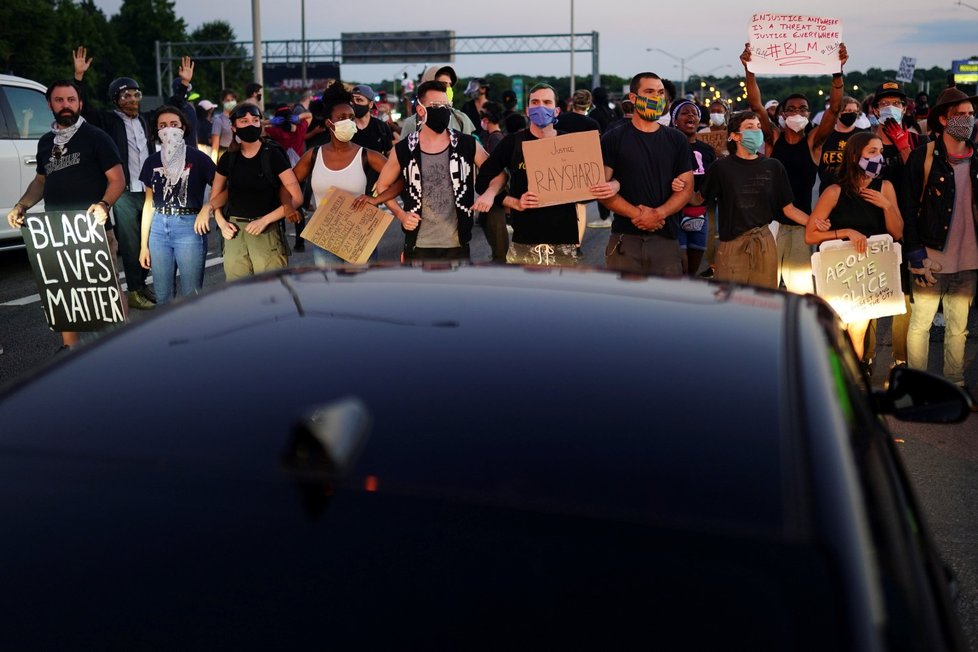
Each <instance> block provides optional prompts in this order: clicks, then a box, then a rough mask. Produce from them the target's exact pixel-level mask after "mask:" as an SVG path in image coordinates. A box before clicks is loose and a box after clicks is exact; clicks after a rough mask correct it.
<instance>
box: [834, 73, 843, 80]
mask: <svg viewBox="0 0 978 652" xmlns="http://www.w3.org/2000/svg"><path fill="white" fill-rule="evenodd" d="M832 79H842V73H841V72H834V73H832Z"/></svg>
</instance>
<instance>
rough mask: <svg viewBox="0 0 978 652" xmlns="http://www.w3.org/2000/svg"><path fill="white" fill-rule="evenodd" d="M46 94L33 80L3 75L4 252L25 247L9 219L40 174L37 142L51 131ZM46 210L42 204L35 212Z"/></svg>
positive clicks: (0, 239)
mask: <svg viewBox="0 0 978 652" xmlns="http://www.w3.org/2000/svg"><path fill="white" fill-rule="evenodd" d="M44 91H45V88H44V86H43V85H42V84H38V83H37V82H34V81H31V80H29V79H24V78H22V77H12V76H10V75H0V249H11V248H15V247H23V246H24V241H23V239H21V237H20V230H19V229H11V228H10V225H8V224H7V219H6V218H7V213H9V212H10V210H11V209H12V208H13V207H14V204H16V203H17V200H18V199H20V198H21V196H22V195H23V194H24V191H25V190H26V189H27V184H29V183H30V182H31V180H32V179H33V178H34V175H35V174H36V173H37V168H36V165H37V160H36V159H37V141H38V139H39V138H40V137H41V136H43V135H44V134H45V133H47V132H48V131H50V129H51V122H52V120H53V118H52V116H51V109H50V108H48V103H47V100H46V99H45V98H44ZM43 210H44V204H43V203H40V204H38V205H37V206H35V207H33V208H32V209H31V212H32V213H33V212H35V211H43Z"/></svg>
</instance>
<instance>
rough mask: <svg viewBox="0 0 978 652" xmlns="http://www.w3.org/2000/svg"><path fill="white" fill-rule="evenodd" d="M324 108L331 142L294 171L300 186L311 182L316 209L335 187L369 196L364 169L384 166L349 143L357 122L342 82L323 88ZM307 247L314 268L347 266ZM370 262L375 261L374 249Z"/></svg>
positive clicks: (379, 156) (377, 170)
mask: <svg viewBox="0 0 978 652" xmlns="http://www.w3.org/2000/svg"><path fill="white" fill-rule="evenodd" d="M323 105H324V107H323V108H324V109H325V111H326V115H327V116H328V119H327V120H326V128H327V129H328V130H329V132H330V140H329V142H328V143H326V144H325V145H323V146H322V147H316V148H313V149H311V150H308V151H306V153H305V154H303V155H302V158H301V159H299V162H298V163H296V164H295V169H294V171H295V176H296V178H297V179H298V180H299V183H303V182H304V181H305V180H306V179H309V180H310V183H311V186H312V194H313V197H314V198H315V200H316V206H319V202H321V201H322V199H323V196H324V195H325V194H326V191H327V190H329V189H330V188H331V187H334V186H335V187H336V188H340V189H341V190H345V191H347V192H349V193H351V194H353V195H358V196H359V195H362V194H369V193H370V192H371V190H372V188H367V169H368V168H369V169H370V170H371V171H373V172H374V173H375V174H380V171H381V170H382V169H383V168H384V164H385V163H387V158H386V157H385V156H384V155H383V154H380V153H379V152H375V151H373V150H369V149H364V148H362V147H360V146H359V145H356V144H354V143H352V142H350V140H351V139H352V138H353V137H354V136H355V135H356V133H357V126H356V123H354V122H353V95H352V94H351V93H350V92H349V91H347V90H346V89H345V88H344V87H343V84H342V83H341V82H339V81H337V82H334V83H333V84H332V85H331V86H330V87H329V88H327V89H326V91H325V92H324V93H323ZM402 183H403V182H402ZM371 203H374V202H373V201H371ZM309 245H310V246H311V247H312V257H313V261H315V263H316V265H328V264H340V265H343V264H346V263H345V261H344V260H343V259H342V258H340V257H339V256H336V255H335V254H332V253H330V252H328V251H326V250H325V249H323V248H321V247H318V246H316V245H314V244H312V243H311V242H310V243H309ZM370 260H372V261H373V260H377V251H376V250H374V253H373V254H372V255H371V256H370Z"/></svg>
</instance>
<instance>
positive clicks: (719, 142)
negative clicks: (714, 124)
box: [696, 129, 730, 157]
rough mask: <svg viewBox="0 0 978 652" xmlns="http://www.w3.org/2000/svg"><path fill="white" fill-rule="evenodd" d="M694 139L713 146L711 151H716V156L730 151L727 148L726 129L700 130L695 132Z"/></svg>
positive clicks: (721, 155) (724, 154)
mask: <svg viewBox="0 0 978 652" xmlns="http://www.w3.org/2000/svg"><path fill="white" fill-rule="evenodd" d="M696 140H698V141H700V142H701V143H706V144H707V145H709V146H710V147H712V148H713V151H715V152H716V153H717V156H718V157H723V156H726V155H728V154H729V153H730V152H729V151H728V150H727V130H726V129H722V130H720V131H701V132H699V133H698V134H696Z"/></svg>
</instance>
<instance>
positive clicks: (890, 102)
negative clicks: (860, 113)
mask: <svg viewBox="0 0 978 652" xmlns="http://www.w3.org/2000/svg"><path fill="white" fill-rule="evenodd" d="M876 106H877V107H878V108H880V109H882V108H883V107H885V106H899V107H902V106H903V102H901V101H900V100H880V101H879V102H877V104H876Z"/></svg>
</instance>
